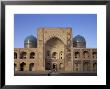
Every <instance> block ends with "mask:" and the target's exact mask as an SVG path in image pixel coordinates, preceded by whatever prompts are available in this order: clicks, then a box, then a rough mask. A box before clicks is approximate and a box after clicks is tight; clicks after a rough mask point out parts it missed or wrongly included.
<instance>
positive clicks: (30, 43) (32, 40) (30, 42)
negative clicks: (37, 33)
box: [24, 35, 37, 48]
mask: <svg viewBox="0 0 110 89" xmlns="http://www.w3.org/2000/svg"><path fill="white" fill-rule="evenodd" d="M24 47H25V48H27V47H28V48H36V47H37V38H36V37H34V36H33V35H30V36H27V37H26V38H25V40H24Z"/></svg>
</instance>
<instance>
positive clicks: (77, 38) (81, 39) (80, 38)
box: [73, 35, 86, 43]
mask: <svg viewBox="0 0 110 89" xmlns="http://www.w3.org/2000/svg"><path fill="white" fill-rule="evenodd" d="M73 42H74V43H86V40H85V38H84V37H83V36H81V35H77V36H75V37H74V38H73Z"/></svg>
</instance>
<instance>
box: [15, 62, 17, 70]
mask: <svg viewBox="0 0 110 89" xmlns="http://www.w3.org/2000/svg"><path fill="white" fill-rule="evenodd" d="M16 68H17V65H16V63H14V71H16V70H17V69H16Z"/></svg>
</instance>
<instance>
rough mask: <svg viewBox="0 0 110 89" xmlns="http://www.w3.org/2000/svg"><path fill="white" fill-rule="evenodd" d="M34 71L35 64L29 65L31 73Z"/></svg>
mask: <svg viewBox="0 0 110 89" xmlns="http://www.w3.org/2000/svg"><path fill="white" fill-rule="evenodd" d="M33 70H34V63H30V65H29V71H33Z"/></svg>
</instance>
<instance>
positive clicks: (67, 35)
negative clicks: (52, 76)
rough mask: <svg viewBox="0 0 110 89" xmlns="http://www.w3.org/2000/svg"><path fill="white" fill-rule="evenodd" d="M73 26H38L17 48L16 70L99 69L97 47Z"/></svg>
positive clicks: (15, 56)
mask: <svg viewBox="0 0 110 89" xmlns="http://www.w3.org/2000/svg"><path fill="white" fill-rule="evenodd" d="M72 31H73V30H72V28H69V27H68V28H39V29H38V30H37V35H36V37H34V36H33V35H30V36H28V37H26V38H25V39H24V48H14V71H15V72H19V71H22V72H24V71H30V72H31V71H34V72H36V73H37V72H40V71H43V72H45V71H50V70H55V71H57V72H96V71H97V49H96V48H86V40H85V38H84V37H83V36H81V35H77V36H75V37H74V38H73V35H72Z"/></svg>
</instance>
